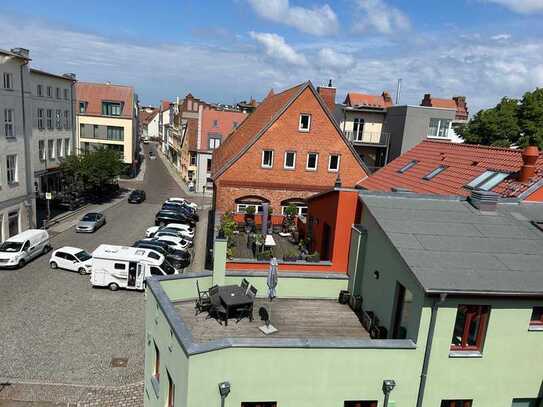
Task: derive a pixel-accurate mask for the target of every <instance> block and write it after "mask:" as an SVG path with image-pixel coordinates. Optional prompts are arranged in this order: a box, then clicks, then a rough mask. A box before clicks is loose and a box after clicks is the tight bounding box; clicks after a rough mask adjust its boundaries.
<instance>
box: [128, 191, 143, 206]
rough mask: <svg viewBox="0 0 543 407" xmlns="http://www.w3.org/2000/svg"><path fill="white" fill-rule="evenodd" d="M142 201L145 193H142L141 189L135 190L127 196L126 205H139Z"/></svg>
mask: <svg viewBox="0 0 543 407" xmlns="http://www.w3.org/2000/svg"><path fill="white" fill-rule="evenodd" d="M143 201H145V191H142V190H141V189H135V190H133V191H132V192H130V195H128V203H136V204H139V203H142V202H143Z"/></svg>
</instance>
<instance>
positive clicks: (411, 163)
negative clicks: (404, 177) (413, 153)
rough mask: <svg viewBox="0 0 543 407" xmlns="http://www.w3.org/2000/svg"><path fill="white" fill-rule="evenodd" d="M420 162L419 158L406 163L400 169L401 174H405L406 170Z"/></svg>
mask: <svg viewBox="0 0 543 407" xmlns="http://www.w3.org/2000/svg"><path fill="white" fill-rule="evenodd" d="M417 164H418V161H417V160H412V161H409V162H408V163H407V164H406V165H404V166H403V167H402V168H400V169H399V170H398V172H399V173H400V174H403V173H404V172H407V171H409V170H410V169H411V168H413V167H414V166H415V165H417Z"/></svg>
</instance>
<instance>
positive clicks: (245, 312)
mask: <svg viewBox="0 0 543 407" xmlns="http://www.w3.org/2000/svg"><path fill="white" fill-rule="evenodd" d="M236 315H237V319H236V324H237V323H238V322H239V321H241V320H242V319H243V318H249V321H251V322H253V304H251V305H246V306H244V307H239V308H236Z"/></svg>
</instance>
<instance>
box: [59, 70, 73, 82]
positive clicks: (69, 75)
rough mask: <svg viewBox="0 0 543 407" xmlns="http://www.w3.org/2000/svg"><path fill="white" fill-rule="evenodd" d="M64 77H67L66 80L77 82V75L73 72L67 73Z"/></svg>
mask: <svg viewBox="0 0 543 407" xmlns="http://www.w3.org/2000/svg"><path fill="white" fill-rule="evenodd" d="M62 76H65V77H66V78H68V79H71V80H72V81H75V79H76V75H75V73H72V72H70V73H65V74H63V75H62Z"/></svg>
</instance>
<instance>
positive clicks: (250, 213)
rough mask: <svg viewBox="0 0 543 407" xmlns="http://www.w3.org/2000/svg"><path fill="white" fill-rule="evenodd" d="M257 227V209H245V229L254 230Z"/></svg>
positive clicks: (250, 207) (252, 207)
mask: <svg viewBox="0 0 543 407" xmlns="http://www.w3.org/2000/svg"><path fill="white" fill-rule="evenodd" d="M254 226H255V207H254V206H248V207H247V208H245V229H247V230H253V229H254Z"/></svg>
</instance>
